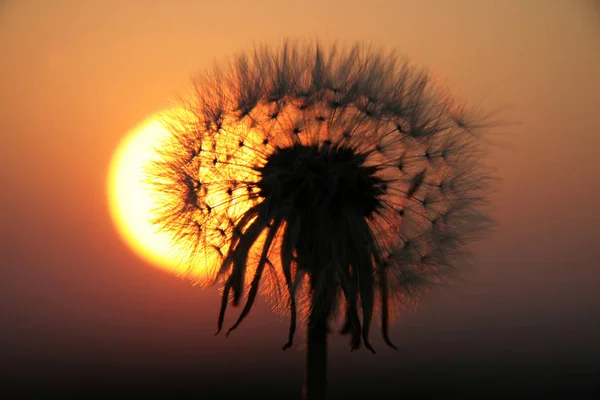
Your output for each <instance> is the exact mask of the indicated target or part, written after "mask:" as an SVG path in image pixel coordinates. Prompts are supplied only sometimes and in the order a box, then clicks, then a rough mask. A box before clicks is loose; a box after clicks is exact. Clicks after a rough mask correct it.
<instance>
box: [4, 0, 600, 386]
mask: <svg viewBox="0 0 600 400" xmlns="http://www.w3.org/2000/svg"><path fill="white" fill-rule="evenodd" d="M250 4H252V6H251V7H250V6H249V5H250ZM283 37H291V38H306V37H308V38H319V39H322V40H326V41H327V40H334V39H339V40H342V41H352V40H365V41H370V42H373V43H375V44H380V45H383V46H386V47H388V48H395V49H397V50H398V52H399V53H402V54H406V55H407V56H409V57H410V58H411V59H412V60H413V61H414V62H416V63H418V64H420V65H424V66H427V67H429V68H431V70H432V71H433V72H434V73H435V74H436V75H438V76H439V77H441V78H442V79H443V82H445V83H446V84H447V85H448V86H449V87H450V89H451V90H452V91H453V92H454V93H455V94H457V95H458V96H460V97H461V98H462V99H465V100H466V101H467V102H468V103H471V104H474V105H481V106H483V107H484V108H485V109H487V110H490V111H495V110H500V112H499V114H498V115H499V116H500V117H502V118H504V119H505V120H509V121H515V122H519V124H518V125H509V126H505V127H501V128H497V129H495V130H494V133H495V134H496V136H494V137H495V138H497V140H498V141H499V142H502V143H503V144H505V146H504V147H503V148H498V149H496V150H494V154H493V155H492V156H491V157H490V162H491V163H492V164H493V165H494V166H495V167H496V168H497V171H498V175H499V177H500V178H501V181H500V182H499V183H498V184H497V188H498V192H497V194H496V195H495V198H494V201H493V213H494V215H495V216H496V217H497V219H498V223H499V224H498V231H497V233H496V234H495V235H494V236H493V237H492V238H491V239H489V240H486V241H485V242H482V243H478V244H477V245H476V246H474V247H473V248H474V250H475V257H476V260H477V261H478V263H477V265H476V268H475V269H474V270H473V271H471V272H469V273H466V274H465V275H464V279H465V283H464V284H462V285H460V286H459V287H457V288H454V289H448V290H446V291H442V292H439V293H435V294H434V295H433V296H432V297H431V298H430V299H427V301H426V302H425V303H424V304H423V309H422V310H421V312H420V313H419V314H416V315H414V316H407V317H406V318H404V319H401V320H400V321H398V323H396V325H395V326H394V329H393V330H392V338H393V339H395V341H396V342H398V343H399V344H401V351H404V354H397V353H391V350H390V351H385V350H383V349H382V350H383V351H381V352H380V353H378V354H377V356H376V357H375V359H373V357H372V356H371V355H370V354H366V352H360V353H361V354H352V355H348V354H347V352H346V343H345V341H344V340H336V341H335V342H336V344H335V345H334V349H333V350H332V353H333V355H332V360H333V361H332V367H331V368H332V372H331V373H332V380H333V382H341V381H342V380H343V379H345V378H344V377H347V376H349V375H348V374H352V373H357V372H356V371H357V370H359V369H362V370H369V371H373V372H372V376H371V377H370V378H369V377H366V376H365V375H357V376H363V377H364V379H366V380H365V382H367V381H369V379H372V380H374V381H377V379H383V378H377V376H383V375H381V374H380V373H379V372H381V371H390V368H392V370H394V371H395V370H397V371H401V370H402V371H404V370H403V368H405V367H404V366H403V365H405V364H403V361H402V360H410V361H411V362H412V363H414V364H416V365H421V366H423V368H427V366H428V365H430V363H431V362H432V361H431V360H434V359H435V360H438V361H436V362H442V365H446V366H447V367H448V369H452V368H454V367H455V366H456V365H458V364H460V363H461V362H463V361H464V360H469V361H468V362H470V363H476V362H477V361H476V360H480V361H479V362H482V363H485V362H488V361H489V360H488V359H486V358H485V357H484V356H485V355H487V356H489V357H488V358H490V357H491V358H493V357H501V356H502V355H506V352H507V349H509V350H514V351H517V350H519V351H522V352H524V354H525V355H527V357H526V358H527V359H528V360H531V359H534V360H538V361H539V360H546V359H549V358H550V355H549V354H550V353H551V351H554V353H552V354H553V355H554V356H557V354H558V356H561V357H563V358H562V359H561V360H563V361H562V362H563V364H561V365H569V366H570V368H576V367H579V368H581V369H582V371H589V368H588V369H587V370H586V369H585V368H587V367H585V365H587V364H585V363H584V362H583V361H581V359H582V358H581V357H583V355H585V354H587V355H595V359H600V347H598V344H597V340H595V339H593V338H594V337H597V336H600V325H599V324H598V322H597V318H596V319H593V318H592V317H591V316H592V315H594V314H598V312H599V311H600V310H599V309H598V304H600V297H599V295H598V291H597V286H598V284H599V283H600V273H599V272H598V260H599V259H600V250H599V246H598V239H597V238H598V237H599V236H600V228H599V227H600V212H598V211H597V210H596V207H597V205H598V204H600V189H599V186H597V182H598V181H599V179H598V178H599V172H600V167H599V164H598V158H599V157H598V155H597V154H596V153H597V152H598V149H600V112H599V107H600V106H599V105H600V73H599V71H600V6H599V5H598V3H597V2H595V1H593V0H587V1H586V0H573V1H568V0H564V1H558V0H556V1H550V0H549V1H543V0H530V1H500V0H498V1H491V0H490V1H481V2H480V1H476V0H472V1H467V0H464V1H462V0H461V1H453V2H450V1H443V0H438V1H433V0H430V1H406V2H405V1H377V0H372V1H369V2H367V1H364V0H363V1H355V0H345V1H341V0H340V1H334V0H321V1H312V0H310V1H304V2H302V5H300V3H297V4H295V2H282V1H263V0H260V1H259V0H256V1H253V2H247V1H233V0H221V1H214V2H208V1H200V0H198V1H193V0H181V1H166V0H164V1H158V0H153V1H148V0H146V1H144V0H139V1H135V0H123V1H117V0H110V1H77V0H61V1H49V0H37V1H36V0H8V1H7V2H6V3H5V4H4V5H3V7H2V8H0V133H1V143H2V150H3V157H2V163H3V165H2V180H3V182H4V187H3V190H2V205H3V207H2V208H3V212H2V221H3V222H2V238H3V240H2V270H1V271H0V293H2V295H1V296H2V297H3V299H2V300H1V301H0V326H1V327H2V328H1V329H2V330H1V331H0V334H1V335H2V341H1V343H0V346H2V347H3V346H6V349H4V348H2V347H0V354H6V357H3V358H4V359H3V360H0V367H2V368H5V367H7V365H9V364H10V365H12V367H11V368H10V370H11V371H12V372H11V373H12V374H13V375H11V376H13V378H15V377H16V378H15V379H16V380H17V381H19V380H26V379H27V378H26V376H27V375H30V376H37V375H35V374H38V375H40V376H42V375H43V376H49V375H48V374H47V373H48V371H54V372H53V373H55V374H56V381H57V382H59V383H60V382H63V381H64V382H67V381H68V379H69V378H67V376H69V374H70V376H73V375H72V373H71V372H69V374H67V372H66V371H72V370H77V369H81V370H83V371H87V372H82V373H81V374H83V375H85V374H90V375H93V374H95V373H100V374H109V372H107V371H113V372H111V373H113V374H114V375H115V376H117V377H116V378H114V379H115V380H118V379H123V380H127V379H128V378H127V376H129V375H127V374H128V373H129V372H127V371H130V369H131V370H136V368H137V369H139V368H141V367H140V365H145V366H147V368H148V371H154V372H152V373H157V374H158V372H156V371H162V370H161V368H166V367H165V366H173V368H175V367H174V366H178V367H177V368H182V371H184V372H182V373H187V372H189V371H188V370H186V368H188V369H189V370H194V369H196V370H197V369H198V368H205V369H206V371H209V372H210V373H211V374H214V376H222V375H224V374H225V371H230V370H233V371H234V372H228V373H232V374H233V375H232V376H234V377H241V376H243V375H244V374H246V373H247V372H248V371H250V370H252V371H254V370H257V369H258V370H259V371H263V372H264V373H265V374H267V373H272V372H273V371H282V370H283V371H287V370H289V371H290V373H289V376H287V375H286V376H287V378H285V379H288V381H286V382H289V384H290V385H292V386H293V385H297V386H298V387H299V385H300V384H301V381H302V368H303V361H302V357H303V353H302V351H301V348H300V346H298V348H297V349H296V350H294V351H293V352H291V353H289V354H288V353H284V354H281V352H280V351H279V349H280V347H281V345H282V344H283V342H284V339H285V335H286V333H285V330H286V328H287V325H286V320H285V319H282V318H279V317H277V316H274V315H271V314H270V313H269V312H268V310H267V309H266V307H265V306H261V307H262V308H261V309H260V310H259V309H257V310H256V311H254V312H253V315H252V316H251V317H249V318H248V319H247V321H246V322H245V323H244V326H243V327H240V329H239V332H236V333H235V334H233V335H232V337H231V338H229V339H228V340H225V339H224V338H223V337H213V336H212V333H213V331H214V327H215V322H216V315H217V309H216V306H217V302H218V301H219V298H218V294H217V293H216V290H213V289H211V290H206V291H202V290H200V289H198V288H194V287H191V286H190V285H189V284H188V283H186V282H183V281H179V280H177V279H176V278H173V277H170V276H168V275H166V274H164V273H162V272H160V271H157V270H155V269H153V268H151V267H149V266H148V265H147V264H145V263H144V262H143V261H141V260H139V259H138V258H137V257H136V256H135V255H133V254H132V253H131V251H130V250H129V249H128V248H127V247H126V246H125V245H124V244H123V243H122V241H121V240H120V238H119V237H118V235H117V234H116V231H115V229H114V227H113V225H112V222H111V220H110V218H109V215H108V210H107V200H106V196H105V192H106V189H105V182H106V174H107V172H108V166H109V162H110V159H111V156H112V153H113V151H114V150H115V148H116V146H117V144H118V143H119V141H120V140H121V139H122V137H123V136H124V135H125V134H126V132H127V131H128V130H130V129H132V128H133V127H134V126H135V125H136V124H138V123H139V122H141V121H142V120H144V119H145V118H146V117H147V116H148V115H150V114H152V113H154V112H156V111H159V110H160V109H161V108H163V107H164V106H165V104H167V101H168V100H169V98H171V97H172V96H173V95H175V94H177V93H178V92H181V91H182V90H184V89H185V88H186V87H187V85H188V84H189V78H190V77H191V76H192V75H193V74H195V73H196V72H199V71H202V70H204V69H205V68H208V67H210V66H211V64H212V63H213V61H214V60H221V59H223V58H224V57H227V56H228V55H230V54H231V53H232V52H235V51H237V50H240V49H243V48H246V47H249V46H252V45H253V44H254V43H264V42H267V43H275V42H277V41H278V40H279V39H281V38H283ZM259 308H260V307H259ZM373 336H376V335H375V334H374V335H373ZM540 337H545V338H546V339H545V340H546V341H544V340H541V341H540V340H539V338H540ZM548 337H551V338H553V339H548ZM507 338H508V339H507ZM501 339H502V340H501ZM506 340H508V341H509V343H507V342H506ZM573 343H575V344H577V346H575V345H574V344H573ZM376 344H378V342H376ZM379 344H381V343H379ZM571 345H573V346H575V347H573V348H571V347H568V346H571ZM380 347H381V346H380ZM567 347H568V348H567ZM423 348H426V349H428V350H427V351H423V352H419V351H417V350H414V349H423ZM563 348H565V350H564V351H563V350H561V349H563ZM515 349H517V350H515ZM551 349H553V350H551ZM561 351H562V353H561ZM509 353H510V351H509ZM563 353H564V354H563ZM136 354H142V355H143V356H140V358H139V359H138V358H136ZM257 354H260V357H259V360H258V361H257V360H255V358H256V355H257ZM435 354H442V355H443V357H442V358H441V359H437V358H435ZM482 354H483V356H482ZM519 354H521V353H519ZM579 355H582V356H581V357H580V358H578V357H579ZM478 356H479V357H480V358H477V357H478ZM558 356H557V357H558ZM481 357H484V358H481ZM536 357H537V358H536ZM236 358H237V359H238V360H240V361H238V362H234V361H235V360H236ZM491 358H490V359H491ZM57 360H58V361H57ZM140 360H144V361H143V362H142V361H140ZM440 360H442V361H440ZM457 360H458V361H457ZM474 360H475V361H474ZM481 360H484V361H481ZM444 362H445V363H446V364H443V363H444ZM464 362H465V363H468V362H467V361H464ZM507 362H508V361H507ZM540 362H542V361H540ZM569 362H570V363H571V364H569ZM32 364H35V366H36V367H35V368H37V369H36V370H35V371H33V372H32V371H30V370H29V368H33V367H31V365H32ZM84 364H85V365H84ZM205 364H206V365H210V366H211V367H210V368H208V367H204V365H205ZM15 365H16V366H17V367H15ZM114 365H121V366H122V368H121V369H118V368H117V369H116V370H114V368H115V367H114ZM461 365H462V364H461ZM51 366H54V367H51ZM336 366H337V367H336ZM344 366H345V367H344ZM392 366H394V367H392ZM596 367H597V364H596ZM85 368H88V369H85ZM128 368H129V369H128ZM152 368H154V369H152ZM336 368H338V369H337V370H336ZM378 368H379V369H378ZM393 368H396V369H393ZM440 368H441V369H442V370H443V367H440ZM532 368H533V367H532ZM142 369H143V368H142ZM599 370H600V369H599ZM57 371H58V372H57ZM61 371H62V372H61ZM90 371H91V372H90ZM94 371H96V372H94ZM98 371H100V372H98ZM115 371H116V372H115ZM186 371H187V372H186ZM203 371H204V370H203ZM336 371H337V372H336ZM352 371H354V372H352ZM378 371H379V372H378ZM596 371H598V370H596ZM26 372H27V373H26ZM255 372H256V371H255ZM148 373H150V372H148ZM382 373H383V372H382ZM206 374H208V375H206V376H209V375H210V374H209V373H208V372H206ZM236 374H237V375H236ZM86 376H87V375H86ZM111 376H112V375H111ZM11 379H12V378H11ZM73 379H75V378H73ZM78 379H79V378H78ZM86 379H87V378H86ZM232 379H233V378H232ZM282 379H283V378H282ZM285 379H284V381H285ZM80 380H81V382H88V381H86V380H85V379H84V378H80ZM202 382H203V381H201V382H199V383H198V385H199V387H201V386H202V384H203V383H202ZM205 384H206V385H210V384H211V383H210V382H209V381H206V382H205ZM332 384H335V383H332ZM358 384H359V383H357V385H358ZM82 385H84V383H82ZM294 387H295V386H294ZM357 388H358V386H357ZM390 388H391V389H390V390H392V389H393V386H391V387H390ZM356 390H359V389H356ZM361 390H362V389H361ZM382 390H383V389H382ZM386 390H387V389H386ZM292 392H293V393H295V390H293V391H292Z"/></svg>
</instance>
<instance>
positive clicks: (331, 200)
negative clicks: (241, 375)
mask: <svg viewBox="0 0 600 400" xmlns="http://www.w3.org/2000/svg"><path fill="white" fill-rule="evenodd" d="M193 94H194V96H193V98H192V100H191V101H189V102H188V103H187V106H186V109H187V114H186V118H182V119H181V121H178V122H177V123H173V124H171V126H170V131H171V133H172V135H171V137H170V138H169V139H168V141H167V142H165V143H163V144H162V145H161V146H160V148H159V153H160V155H161V159H160V160H159V161H158V162H156V163H155V164H154V165H153V166H152V169H150V170H149V175H148V182H149V183H150V185H151V186H152V187H153V189H154V190H155V191H156V192H158V193H160V199H161V203H160V204H159V206H158V208H157V210H156V215H157V218H156V221H155V222H156V224H157V225H159V226H160V227H161V228H162V229H164V230H166V231H167V232H169V233H171V235H172V236H173V238H174V239H175V240H177V241H180V242H182V243H184V244H185V246H186V248H187V249H188V250H189V263H190V265H191V267H192V268H206V269H207V270H209V271H212V272H211V274H210V275H211V276H212V280H211V282H219V283H220V284H221V285H222V288H223V290H222V296H223V303H222V308H221V313H220V314H219V324H218V325H219V329H221V325H222V324H223V323H224V318H225V309H226V307H227V304H228V303H229V302H232V303H233V304H234V305H236V304H239V303H240V302H241V299H242V298H243V297H244V295H245V297H246V301H245V304H244V308H243V310H242V313H241V315H240V317H239V319H238V320H237V322H236V323H235V324H234V325H233V326H232V328H231V329H235V328H236V327H237V326H238V324H239V323H240V322H241V321H242V320H243V319H244V318H245V316H246V315H247V314H248V313H249V312H250V309H251V307H252V305H253V303H254V300H255V298H256V296H257V294H258V293H259V292H262V293H263V294H266V298H267V299H268V300H270V301H271V302H272V303H273V305H274V308H275V309H277V310H280V311H282V312H285V313H287V314H288V315H290V317H291V319H292V324H291V327H290V337H289V342H288V343H287V344H286V346H288V347H289V345H291V342H292V338H293V333H294V329H295V321H296V316H298V318H305V317H306V315H308V314H311V313H322V314H323V315H324V316H326V317H327V318H329V319H331V320H333V319H336V318H337V316H340V318H342V319H344V318H345V320H346V322H345V325H344V329H343V331H344V332H346V333H348V334H350V335H351V336H352V339H351V343H352V347H353V348H355V347H356V346H357V345H358V344H360V342H361V338H362V342H363V343H364V344H365V346H366V347H368V348H370V345H369V344H368V332H369V330H368V329H369V324H370V321H371V318H372V316H373V315H374V314H376V313H379V314H380V315H381V325H382V332H383V335H384V338H385V340H386V342H388V343H389V344H391V342H389V338H388V331H387V330H388V325H389V318H391V314H392V311H390V310H391V309H392V308H393V306H394V304H400V303H406V302H407V299H415V298H418V296H419V295H420V294H422V293H423V292H424V291H425V290H426V288H427V287H429V285H430V284H432V283H435V282H439V281H441V280H443V279H444V277H445V276H446V275H447V274H448V273H449V272H451V271H454V269H455V265H456V263H458V262H461V261H462V258H461V255H462V254H463V253H466V243H468V241H469V240H471V239H472V238H474V237H475V236H476V233H477V232H481V231H483V230H485V229H486V228H487V227H488V226H489V222H490V220H489V218H488V217H487V216H486V215H485V214H484V212H483V209H482V208H481V206H482V205H483V204H485V200H486V198H487V194H488V191H489V181H487V180H486V179H485V178H486V173H487V171H486V170H485V169H484V168H483V166H482V163H481V158H482V156H483V155H484V154H485V152H484V149H483V148H482V147H481V144H480V142H479V141H478V139H477V136H476V135H473V134H472V129H471V127H474V126H477V125H476V123H474V122H473V121H471V120H472V118H468V117H466V116H467V115H469V114H468V113H467V112H466V111H465V109H464V107H457V106H456V105H455V102H454V101H453V100H451V99H450V97H449V96H448V95H447V94H446V93H443V92H440V91H439V89H438V88H437V87H436V86H435V85H434V84H433V83H432V81H431V80H430V77H429V74H428V73H427V72H426V71H423V70H420V69H417V68H415V67H414V66H412V65H411V64H409V63H408V62H406V61H403V60H401V59H400V58H398V57H397V56H395V55H394V54H393V53H386V52H384V51H381V50H374V49H373V48H371V47H368V46H362V45H355V46H352V47H349V48H340V47H336V46H331V47H329V48H326V47H324V46H321V45H320V44H318V43H316V44H315V43H309V44H301V43H296V42H286V43H284V44H283V45H282V46H279V47H267V46H263V47H259V48H256V49H255V50H254V51H253V52H247V53H242V54H238V55H237V56H236V57H234V58H233V59H232V61H231V62H229V63H228V64H226V65H225V66H224V67H219V68H217V69H216V70H214V71H213V72H211V73H207V74H204V75H202V76H201V77H200V78H199V79H198V80H196V81H195V90H194V93H193ZM188 114H189V115H188ZM359 313H361V314H362V318H359V316H358V315H359ZM286 348H287V347H286Z"/></svg>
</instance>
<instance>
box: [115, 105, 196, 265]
mask: <svg viewBox="0 0 600 400" xmlns="http://www.w3.org/2000/svg"><path fill="white" fill-rule="evenodd" d="M161 117H162V116H160V115H154V116H151V117H150V118H148V119H147V120H146V121H144V122H142V123H141V124H140V125H139V126H137V127H136V128H134V129H133V130H132V131H130V132H129V133H128V135H127V136H126V137H125V138H124V139H123V140H122V142H121V143H120V144H119V146H118V148H117V150H116V151H115V154H114V156H113V159H112V162H111V166H110V172H109V176H108V198H109V206H110V212H111V216H112V218H113V221H114V223H115V224H116V226H117V228H118V231H119V233H120V235H121V237H122V238H123V239H124V240H125V242H126V243H127V244H128V245H129V247H130V248H131V249H132V250H133V251H134V252H135V253H136V254H137V255H138V256H140V257H141V258H143V259H144V260H146V261H148V262H150V263H151V264H152V265H155V266H157V267H160V268H162V269H165V270H167V271H169V272H171V273H174V274H176V275H186V276H190V275H192V276H193V277H200V276H199V275H200V274H201V271H199V270H198V269H194V268H190V266H189V265H187V263H184V262H182V257H181V256H180V254H181V251H180V249H179V248H178V246H177V244H176V243H175V242H174V241H173V240H172V239H171V238H170V236H169V235H168V233H166V232H159V231H158V230H157V228H156V226H155V225H153V224H152V222H151V220H152V215H153V214H152V210H153V208H154V207H155V203H154V201H153V199H152V197H151V196H150V193H149V191H148V189H147V185H146V184H145V183H144V168H146V167H147V166H148V165H149V164H150V163H151V162H152V161H153V160H156V158H157V154H156V152H155V150H154V149H155V146H157V145H158V144H159V143H160V142H161V141H162V140H163V139H165V138H166V137H167V136H168V135H169V131H168V130H167V129H166V128H165V126H164V125H163V123H162V122H161V119H160V118H161Z"/></svg>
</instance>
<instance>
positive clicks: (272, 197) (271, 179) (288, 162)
mask: <svg viewBox="0 0 600 400" xmlns="http://www.w3.org/2000/svg"><path fill="white" fill-rule="evenodd" d="M365 160H366V156H365V155H364V154H360V153H358V152H356V151H355V150H354V149H352V148H349V147H344V146H332V145H329V144H328V143H325V144H324V145H322V146H317V145H312V146H303V145H294V146H292V147H286V148H278V149H276V150H275V151H274V152H273V153H272V154H271V155H270V156H269V157H268V159H267V162H266V164H265V165H264V166H263V167H261V168H260V169H259V172H260V173H261V179H260V181H259V182H258V188H259V189H260V196H261V197H263V198H264V199H265V200H268V201H270V202H271V205H272V206H273V207H282V208H286V207H293V208H295V209H296V210H297V211H298V212H299V213H300V214H303V215H307V214H313V213H315V212H321V213H323V216H325V215H327V216H329V217H330V218H331V217H333V218H336V217H339V216H340V215H341V213H342V212H343V211H344V210H348V209H351V210H352V211H354V212H356V213H357V214H358V215H361V216H364V217H369V216H371V215H372V214H373V213H374V212H375V211H376V210H377V209H378V208H379V207H380V206H381V199H380V196H381V195H383V194H384V193H385V192H386V185H385V182H384V181H383V180H382V179H381V178H379V177H377V176H375V175H376V173H377V171H378V168H377V167H373V166H365Z"/></svg>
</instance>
